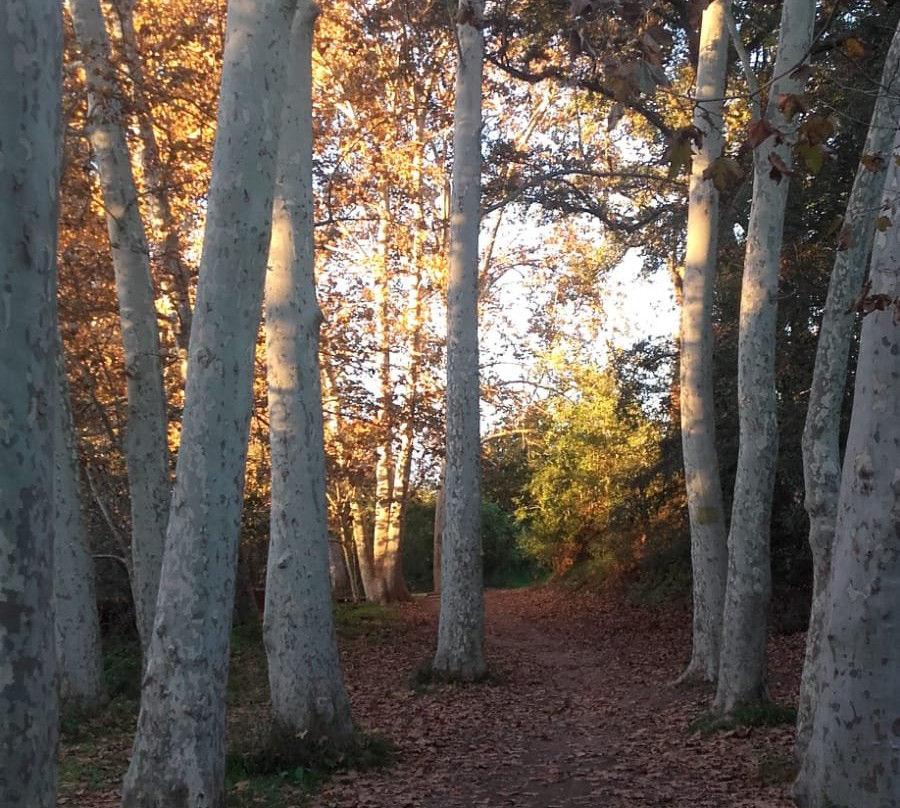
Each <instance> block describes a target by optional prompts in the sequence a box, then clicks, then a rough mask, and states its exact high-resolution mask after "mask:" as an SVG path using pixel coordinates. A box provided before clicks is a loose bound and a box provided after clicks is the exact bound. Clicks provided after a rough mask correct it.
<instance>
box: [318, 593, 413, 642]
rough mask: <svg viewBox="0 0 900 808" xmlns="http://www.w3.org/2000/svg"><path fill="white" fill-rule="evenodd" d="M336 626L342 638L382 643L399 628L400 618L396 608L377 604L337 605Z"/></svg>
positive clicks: (335, 608) (335, 609)
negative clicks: (381, 641)
mask: <svg viewBox="0 0 900 808" xmlns="http://www.w3.org/2000/svg"><path fill="white" fill-rule="evenodd" d="M334 625H335V630H336V631H337V633H338V634H339V635H340V636H341V637H348V638H349V637H366V638H368V639H370V640H373V641H380V640H383V639H384V638H385V637H386V636H387V635H388V634H390V633H391V632H393V631H395V630H396V629H397V628H398V626H399V625H400V616H399V615H398V614H397V610H396V609H395V608H392V607H391V606H379V605H378V604H377V603H368V602H363V603H336V604H335V606H334Z"/></svg>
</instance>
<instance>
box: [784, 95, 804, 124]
mask: <svg viewBox="0 0 900 808" xmlns="http://www.w3.org/2000/svg"><path fill="white" fill-rule="evenodd" d="M777 102H778V109H780V110H781V112H782V113H783V114H784V117H785V118H787V119H788V121H792V120H793V119H794V116H795V115H797V114H798V113H803V112H806V111H807V109H809V106H808V104H807V102H806V99H805V98H804V97H803V96H802V95H797V94H796V93H779V94H778V98H777Z"/></svg>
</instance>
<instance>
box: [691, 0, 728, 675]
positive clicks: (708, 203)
mask: <svg viewBox="0 0 900 808" xmlns="http://www.w3.org/2000/svg"><path fill="white" fill-rule="evenodd" d="M730 13H731V2H730V0H714V2H712V3H710V4H709V6H707V8H706V10H705V11H704V12H703V21H702V23H701V28H700V46H699V48H700V50H699V59H698V62H697V106H696V108H695V110H694V126H695V127H697V130H698V131H699V132H700V133H701V135H702V143H701V145H700V147H699V149H698V150H697V153H696V154H695V155H694V159H693V164H692V167H691V183H690V191H689V195H688V229H687V249H686V255H685V262H684V277H683V278H682V280H681V354H680V362H679V364H680V375H681V385H680V389H681V395H680V405H681V406H680V410H681V443H682V452H683V455H684V479H685V487H686V489H687V502H688V514H689V516H690V522H691V570H692V573H693V613H694V620H693V648H692V651H691V659H690V662H689V663H688V666H687V669H686V670H685V671H684V673H683V674H682V677H681V678H682V680H684V681H695V680H700V681H706V682H714V681H715V680H716V676H717V675H718V671H719V644H720V641H721V636H722V610H723V608H724V604H725V578H726V575H727V572H728V544H727V541H728V535H727V532H726V526H725V507H724V504H723V502H722V484H721V482H720V481H719V459H718V455H717V453H716V426H715V407H714V402H713V384H712V347H713V334H712V299H713V288H714V286H715V277H716V251H717V245H718V238H717V235H718V225H719V192H718V190H717V189H716V187H715V185H714V184H713V180H712V178H711V177H707V176H704V173H705V172H706V170H707V169H708V168H709V166H710V164H712V163H713V162H714V161H715V160H716V159H718V158H719V157H720V156H721V155H722V143H723V140H724V136H723V132H722V127H723V121H722V104H723V95H724V93H725V74H726V72H727V69H728V29H727V26H726V23H725V19H726V15H728V14H730Z"/></svg>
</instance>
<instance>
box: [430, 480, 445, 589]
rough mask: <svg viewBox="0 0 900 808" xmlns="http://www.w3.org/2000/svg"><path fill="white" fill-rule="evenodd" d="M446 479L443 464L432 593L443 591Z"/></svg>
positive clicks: (436, 501) (436, 500)
mask: <svg viewBox="0 0 900 808" xmlns="http://www.w3.org/2000/svg"><path fill="white" fill-rule="evenodd" d="M444 479H445V468H444V464H443V463H441V479H440V482H439V483H438V490H437V496H435V498H434V548H433V551H432V553H433V557H432V560H431V574H432V584H431V588H432V591H434V592H436V593H440V591H441V556H442V555H443V550H444V500H445V497H444Z"/></svg>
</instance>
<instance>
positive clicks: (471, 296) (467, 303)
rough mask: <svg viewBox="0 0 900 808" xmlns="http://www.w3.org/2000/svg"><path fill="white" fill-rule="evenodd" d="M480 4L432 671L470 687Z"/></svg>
mask: <svg viewBox="0 0 900 808" xmlns="http://www.w3.org/2000/svg"><path fill="white" fill-rule="evenodd" d="M483 15H484V3H483V2H482V0H460V2H459V10H458V13H457V25H456V35H457V40H458V43H459V62H458V64H457V69H456V104H455V107H454V125H453V154H454V159H453V174H452V180H451V182H452V191H451V211H450V265H449V271H448V288H447V448H446V484H445V494H444V496H445V500H444V533H443V547H442V556H441V614H440V621H439V624H438V646H437V651H436V653H435V657H434V670H435V671H436V672H437V673H439V674H441V675H444V676H447V677H450V678H456V679H474V678H477V677H479V676H482V675H483V674H484V672H485V670H486V666H485V661H484V592H483V589H482V562H481V441H480V434H479V396H480V389H479V375H478V230H479V224H480V216H479V205H480V196H481V81H482V73H483V70H484V34H483V30H482V27H483Z"/></svg>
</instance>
